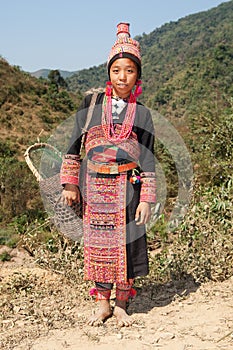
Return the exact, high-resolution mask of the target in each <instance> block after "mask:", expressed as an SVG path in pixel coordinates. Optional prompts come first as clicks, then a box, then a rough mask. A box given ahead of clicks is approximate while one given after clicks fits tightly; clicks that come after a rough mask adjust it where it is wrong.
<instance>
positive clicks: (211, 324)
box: [0, 247, 233, 350]
mask: <svg viewBox="0 0 233 350" xmlns="http://www.w3.org/2000/svg"><path fill="white" fill-rule="evenodd" d="M3 249H4V250H6V249H8V248H6V247H2V248H1V249H0V253H1V251H3ZM9 253H10V254H11V255H12V259H11V260H10V261H6V262H2V263H1V266H0V282H1V290H0V291H1V302H0V306H1V311H0V312H1V314H0V315H1V318H0V321H1V338H0V339H1V343H0V344H1V345H0V348H1V349H4V350H9V349H17V350H29V349H30V350H55V349H56V350H63V349H68V350H84V349H85V350H86V349H90V350H94V349H95V350H96V349H97V350H105V349H106V350H109V349H111V350H119V349H124V350H129V349H130V350H131V349H134V350H139V349H140V350H144V349H145V350H147V349H162V350H217V349H224V350H230V349H233V307H232V306H233V304H232V295H233V278H231V279H229V280H226V281H223V282H207V283H205V284H201V285H199V284H196V283H195V282H194V281H193V279H192V278H190V276H185V277H184V279H182V280H180V281H171V282H169V283H166V284H164V285H157V286H155V285H153V286H152V285H151V286H150V285H147V286H146V287H145V288H143V287H142V288H139V289H138V295H137V297H136V298H135V299H134V300H132V301H131V302H130V304H129V306H128V313H129V314H130V315H131V317H132V318H133V319H134V323H133V325H132V326H131V327H129V328H120V329H119V328H118V327H117V325H116V319H115V318H114V317H112V318H110V319H108V320H107V321H106V322H105V323H104V324H103V325H101V326H99V327H91V326H87V325H86V322H87V319H88V316H90V315H91V313H93V312H95V310H96V308H97V303H95V301H93V300H92V299H91V298H90V297H87V296H86V295H87V294H88V290H84V291H80V289H76V288H75V287H74V285H71V284H66V282H65V281H66V280H65V276H63V275H62V274H59V272H52V271H49V270H47V269H43V268H41V267H39V266H38V264H37V263H36V261H35V260H34V259H33V258H32V257H30V256H29V255H28V254H27V252H26V251H23V250H18V249H15V250H13V251H12V250H11V251H10V252H9ZM113 298H114V296H113ZM111 302H112V305H114V299H112V301H111Z"/></svg>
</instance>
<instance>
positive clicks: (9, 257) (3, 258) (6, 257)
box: [0, 250, 12, 262]
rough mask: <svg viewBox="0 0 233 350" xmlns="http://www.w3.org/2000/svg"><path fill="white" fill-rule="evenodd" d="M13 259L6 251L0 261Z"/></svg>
mask: <svg viewBox="0 0 233 350" xmlns="http://www.w3.org/2000/svg"><path fill="white" fill-rule="evenodd" d="M11 258H12V256H11V255H10V254H9V253H8V252H7V251H6V250H5V251H4V252H2V253H1V254H0V261H2V262H4V261H10V260H11Z"/></svg>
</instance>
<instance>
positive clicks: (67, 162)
mask: <svg viewBox="0 0 233 350" xmlns="http://www.w3.org/2000/svg"><path fill="white" fill-rule="evenodd" d="M79 171H80V156H77V155H73V154H67V155H65V156H64V159H63V162H62V167H61V173H60V174H61V175H60V181H61V184H66V183H69V184H73V185H77V186H78V184H79Z"/></svg>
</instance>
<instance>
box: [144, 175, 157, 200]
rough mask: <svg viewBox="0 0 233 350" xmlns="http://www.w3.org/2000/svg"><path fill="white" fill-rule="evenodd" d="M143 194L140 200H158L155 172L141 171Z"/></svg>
mask: <svg viewBox="0 0 233 350" xmlns="http://www.w3.org/2000/svg"><path fill="white" fill-rule="evenodd" d="M141 183H142V185H141V194H140V202H148V203H155V202H156V193H155V189H156V181H155V173H154V172H143V173H141Z"/></svg>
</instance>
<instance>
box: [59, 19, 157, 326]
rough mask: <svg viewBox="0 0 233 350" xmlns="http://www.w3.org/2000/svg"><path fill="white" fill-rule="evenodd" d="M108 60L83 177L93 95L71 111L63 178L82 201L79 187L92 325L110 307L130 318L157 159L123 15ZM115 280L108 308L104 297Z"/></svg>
mask: <svg viewBox="0 0 233 350" xmlns="http://www.w3.org/2000/svg"><path fill="white" fill-rule="evenodd" d="M107 68H108V75H109V78H110V81H109V82H107V87H106V91H105V93H100V94H98V96H97V100H96V103H95V108H94V111H93V116H92V119H91V122H90V124H89V126H88V130H87V132H86V138H85V150H86V171H85V175H82V178H81V175H80V167H81V163H80V157H79V156H78V154H79V150H80V145H81V134H82V129H83V127H84V125H85V119H86V116H87V109H88V107H89V105H90V101H91V95H88V96H86V98H85V99H84V101H83V103H82V105H81V107H80V108H79V111H78V112H77V117H76V126H75V130H74V133H73V137H72V141H71V146H70V148H69V150H68V152H67V154H66V155H65V157H64V160H63V164H62V169H61V183H62V184H63V186H64V191H63V197H64V200H65V201H66V203H67V204H68V205H71V204H72V202H73V201H76V202H78V201H80V190H81V191H82V196H83V201H84V214H83V227H84V278H85V279H86V280H92V281H94V282H95V288H93V289H92V290H91V292H90V293H91V294H92V295H95V296H96V300H98V301H99V311H98V312H97V313H96V314H95V315H94V316H93V317H91V319H90V320H89V322H88V324H89V325H98V324H99V323H100V322H103V321H105V320H106V319H107V318H108V317H110V316H111V315H112V314H113V315H114V316H115V317H116V319H117V323H118V325H119V326H129V325H131V324H132V321H131V318H130V316H129V315H128V314H127V312H126V303H127V301H128V299H129V297H131V296H133V295H134V294H135V291H134V289H133V288H132V285H133V281H134V279H135V277H137V276H145V275H146V274H147V273H148V256H147V247H146V230H145V224H146V223H147V222H148V220H149V218H150V204H151V203H155V163H154V155H153V153H154V130H153V123H152V118H151V115H150V112H149V110H148V109H147V108H145V107H144V106H143V105H142V104H140V103H139V102H137V97H138V95H139V94H140V93H141V87H140V84H141V81H140V80H139V79H140V77H141V55H140V46H139V43H138V42H137V41H135V40H133V39H132V38H131V37H130V33H129V24H128V23H120V24H118V26H117V40H116V42H115V44H114V45H113V47H112V49H111V51H110V54H109V57H108V63H107ZM82 174H83V172H82ZM83 176H84V177H85V179H83ZM83 180H84V181H83ZM81 182H84V186H83V187H81ZM114 284H115V285H116V302H115V307H114V311H113V313H112V310H111V307H110V303H109V300H110V295H111V290H112V288H113V286H114Z"/></svg>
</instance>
